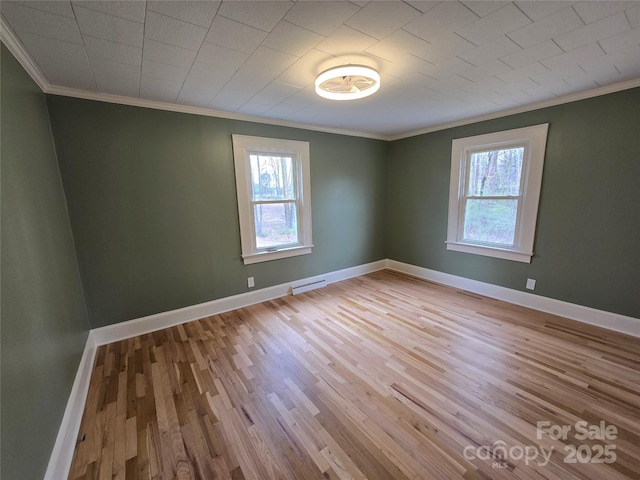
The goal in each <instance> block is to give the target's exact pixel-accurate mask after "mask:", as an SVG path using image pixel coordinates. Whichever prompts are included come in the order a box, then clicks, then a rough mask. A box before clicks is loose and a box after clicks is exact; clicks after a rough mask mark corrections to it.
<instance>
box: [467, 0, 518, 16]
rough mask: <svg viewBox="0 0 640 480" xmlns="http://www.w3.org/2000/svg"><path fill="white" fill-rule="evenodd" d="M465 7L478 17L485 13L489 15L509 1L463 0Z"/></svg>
mask: <svg viewBox="0 0 640 480" xmlns="http://www.w3.org/2000/svg"><path fill="white" fill-rule="evenodd" d="M462 3H464V5H465V7H467V8H468V9H469V10H471V11H472V12H473V13H475V14H476V15H478V16H479V17H484V16H485V15H489V14H490V13H491V12H495V11H496V10H498V9H499V8H501V7H504V6H505V5H506V4H508V3H509V2H501V1H496V2H493V1H483V2H478V1H477V0H470V1H466V2H465V1H463V2H462Z"/></svg>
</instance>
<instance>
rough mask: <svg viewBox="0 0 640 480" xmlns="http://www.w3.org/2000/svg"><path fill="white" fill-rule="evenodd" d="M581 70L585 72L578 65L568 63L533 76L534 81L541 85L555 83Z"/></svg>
mask: <svg viewBox="0 0 640 480" xmlns="http://www.w3.org/2000/svg"><path fill="white" fill-rule="evenodd" d="M580 72H584V70H582V69H581V68H580V67H579V66H578V65H576V64H573V65H568V66H565V67H563V68H558V69H556V70H551V71H550V72H544V73H541V74H539V75H534V76H533V77H531V79H532V80H533V81H535V82H536V83H539V84H540V85H544V84H549V85H553V84H554V83H556V82H557V81H559V80H562V79H564V77H569V76H571V75H576V74H578V73H580Z"/></svg>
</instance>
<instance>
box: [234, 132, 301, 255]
mask: <svg viewBox="0 0 640 480" xmlns="http://www.w3.org/2000/svg"><path fill="white" fill-rule="evenodd" d="M231 137H232V141H233V161H234V166H235V173H236V191H237V194H238V217H239V220H240V243H241V246H242V260H243V262H244V264H245V265H249V264H252V263H258V262H266V261H269V260H277V259H280V258H287V257H293V256H296V255H306V254H309V253H311V250H312V248H313V243H312V241H311V177H310V161H309V142H300V141H296V140H281V139H277V138H264V137H252V136H247V135H236V134H233V135H232V136H231ZM256 153H257V154H263V155H283V156H285V155H286V156H290V157H292V158H293V163H294V168H293V170H294V176H295V182H296V186H295V191H296V200H295V203H296V213H297V222H298V243H297V244H295V245H286V246H282V247H269V248H258V247H257V245H256V234H255V221H254V218H253V217H254V211H253V208H252V202H253V198H252V185H251V161H250V158H249V157H250V155H251V154H256Z"/></svg>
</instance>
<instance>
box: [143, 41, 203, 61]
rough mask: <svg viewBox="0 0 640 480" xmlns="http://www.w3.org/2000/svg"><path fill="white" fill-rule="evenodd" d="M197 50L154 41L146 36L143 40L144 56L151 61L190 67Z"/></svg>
mask: <svg viewBox="0 0 640 480" xmlns="http://www.w3.org/2000/svg"><path fill="white" fill-rule="evenodd" d="M196 54H197V52H195V51H193V50H189V49H187V48H182V47H177V46H175V45H169V44H168V43H161V42H156V41H155V40H151V39H150V38H147V39H146V40H145V41H144V58H145V60H151V61H152V62H159V63H166V64H168V65H175V66H177V67H190V66H191V64H193V61H194V60H195V58H196Z"/></svg>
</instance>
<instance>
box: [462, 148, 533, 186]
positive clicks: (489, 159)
mask: <svg viewBox="0 0 640 480" xmlns="http://www.w3.org/2000/svg"><path fill="white" fill-rule="evenodd" d="M523 157H524V147H515V148H507V149H503V150H490V151H487V152H476V153H472V154H471V156H470V158H469V177H468V178H469V181H468V187H467V195H469V196H476V197H485V196H503V195H516V196H517V195H520V175H521V174H522V160H523Z"/></svg>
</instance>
